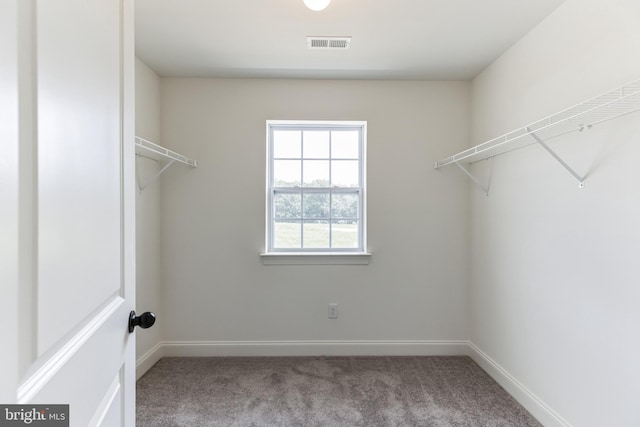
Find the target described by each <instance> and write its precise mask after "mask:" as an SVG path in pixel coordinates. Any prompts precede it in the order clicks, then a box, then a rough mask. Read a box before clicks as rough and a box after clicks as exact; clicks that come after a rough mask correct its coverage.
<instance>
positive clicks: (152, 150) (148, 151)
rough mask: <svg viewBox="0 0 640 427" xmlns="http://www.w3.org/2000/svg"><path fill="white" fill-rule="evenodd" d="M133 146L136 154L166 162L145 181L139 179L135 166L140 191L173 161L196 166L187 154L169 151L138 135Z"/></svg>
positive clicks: (196, 163)
mask: <svg viewBox="0 0 640 427" xmlns="http://www.w3.org/2000/svg"><path fill="white" fill-rule="evenodd" d="M135 146H136V156H138V157H144V158H147V159H151V160H155V161H166V162H167V163H166V164H165V165H164V166H162V168H161V169H160V170H159V171H158V172H156V173H155V174H154V175H153V176H152V177H151V178H149V179H148V180H147V181H146V182H144V183H143V182H142V180H141V179H140V173H139V170H138V168H136V177H137V181H138V190H140V193H142V191H143V190H144V189H145V188H147V187H148V186H149V185H150V184H151V183H152V182H153V181H155V180H156V179H158V178H159V177H160V175H162V173H163V172H164V171H166V170H167V169H169V167H171V165H173V164H174V163H175V162H180V163H184V164H185V165H189V166H191V167H192V168H195V167H197V166H198V162H196V161H195V160H193V159H190V158H189V157H187V156H183V155H182V154H179V153H176V152H175V151H171V150H169V149H168V148H164V147H163V146H161V145H158V144H156V143H153V142H151V141H147V140H146V139H143V138H140V137H138V136H136V137H135Z"/></svg>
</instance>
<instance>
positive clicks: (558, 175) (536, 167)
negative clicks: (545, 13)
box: [469, 0, 640, 426]
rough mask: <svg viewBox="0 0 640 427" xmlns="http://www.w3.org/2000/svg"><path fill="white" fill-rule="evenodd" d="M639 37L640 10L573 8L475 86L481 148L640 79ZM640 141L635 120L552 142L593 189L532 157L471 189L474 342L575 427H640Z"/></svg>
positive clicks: (518, 158) (526, 153)
mask: <svg viewBox="0 0 640 427" xmlns="http://www.w3.org/2000/svg"><path fill="white" fill-rule="evenodd" d="M639 28H640V3H639V2H637V1H636V0H610V1H598V0H568V1H567V2H566V3H564V4H563V5H562V6H561V7H560V8H559V9H558V10H557V11H556V12H555V13H553V14H552V15H551V16H550V17H548V18H547V19H546V20H545V21H543V22H542V23H541V24H540V25H539V26H538V27H536V28H535V29H534V30H533V31H531V32H530V33H529V34H528V35H527V36H526V37H524V38H523V39H522V40H521V41H520V42H519V43H517V44H516V45H515V46H513V47H512V48H511V49H510V50H508V51H507V52H506V53H505V54H504V55H502V57H501V58H499V59H498V60H497V61H496V62H495V63H494V64H493V65H492V66H490V67H489V68H488V69H487V70H486V71H484V72H483V73H482V74H481V75H479V76H478V77H477V78H476V79H475V80H474V81H473V109H472V111H473V127H472V128H473V131H472V140H473V143H474V144H476V143H480V142H482V141H484V140H487V139H489V138H492V137H495V136H498V135H501V134H503V133H506V132H508V131H511V130H514V129H515V128H517V127H520V126H524V125H525V124H527V123H531V122H533V121H535V120H537V119H540V118H543V117H545V116H547V115H549V114H554V113H556V112H558V111H559V110H561V109H564V108H566V107H570V106H571V105H573V104H575V103H578V102H581V101H584V100H587V99H589V98H591V97H594V96H597V95H599V94H601V93H603V92H606V91H608V90H611V89H614V88H616V87H618V86H620V85H622V84H625V83H628V82H630V81H632V80H633V79H637V78H638V77H640V56H638V55H637V54H636V53H637V52H638V51H639V50H640V31H639V30H638V29H639ZM634 52H635V53H634ZM639 139H640V116H639V115H638V113H634V114H632V115H629V116H627V117H623V118H619V119H616V120H614V121H610V122H608V123H604V124H601V125H599V126H597V127H594V128H593V129H592V130H590V131H584V132H582V133H575V134H571V135H566V136H564V137H560V138H557V139H555V140H553V141H551V142H550V144H551V146H552V147H553V148H554V149H556V150H557V152H558V153H559V154H561V155H562V156H563V157H564V159H565V160H566V161H567V162H568V163H569V164H571V166H572V167H574V168H575V169H576V170H577V171H578V172H579V173H581V174H585V175H587V179H586V187H585V188H584V189H581V190H580V189H578V188H577V183H576V181H575V180H574V179H573V177H572V176H571V175H569V173H568V172H567V171H566V170H564V169H563V168H562V167H561V166H560V165H559V164H557V163H556V162H555V160H554V159H553V158H551V157H550V156H549V155H548V154H547V153H546V152H545V151H544V150H543V149H542V148H541V147H538V146H532V147H530V148H526V149H523V150H520V151H517V152H513V153H510V154H507V155H505V156H501V157H498V158H496V159H495V161H494V169H493V177H492V181H491V182H492V188H491V193H490V196H489V197H486V196H484V194H482V193H481V192H480V191H475V190H472V191H471V213H470V215H471V224H472V226H471V230H472V239H471V249H472V264H471V266H472V268H471V276H470V277H471V301H470V302H471V304H470V305H471V307H470V308H471V311H470V315H471V317H470V322H469V325H470V328H471V340H472V342H473V343H474V344H475V345H477V346H478V347H479V348H480V349H482V350H483V351H484V352H485V353H486V354H487V355H489V356H490V357H491V358H492V359H493V360H494V361H495V362H497V363H498V364H499V365H500V366H502V368H504V369H505V370H506V371H507V372H509V373H510V374H511V375H512V376H513V377H515V378H516V379H517V380H518V381H519V382H520V383H521V384H522V385H523V386H524V387H526V388H527V389H528V390H529V391H530V392H531V393H533V394H534V395H535V396H537V397H538V398H539V399H541V400H542V401H543V402H545V403H546V404H547V405H549V406H550V407H551V408H553V409H554V410H555V411H556V412H557V413H559V414H561V415H562V416H563V417H564V418H565V419H566V420H567V421H568V422H569V423H570V424H572V425H576V426H603V425H611V426H613V425H615V426H637V425H640V412H639V411H638V405H637V399H638V396H640V364H638V355H640V334H639V333H638V325H640V310H638V301H640V286H639V285H640V276H639V274H638V267H637V266H638V261H637V260H638V254H640V227H638V218H640V191H639V190H638V188H637V183H638V176H637V175H638V168H637V164H638V158H640V144H638V140H639ZM487 167H488V164H486V163H484V164H479V165H478V166H477V167H476V168H475V170H476V172H477V173H478V174H479V175H483V174H485V173H487Z"/></svg>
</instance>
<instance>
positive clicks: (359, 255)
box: [260, 252, 371, 265]
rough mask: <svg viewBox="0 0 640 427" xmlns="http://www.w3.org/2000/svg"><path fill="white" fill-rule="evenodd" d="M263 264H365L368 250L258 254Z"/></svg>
mask: <svg viewBox="0 0 640 427" xmlns="http://www.w3.org/2000/svg"><path fill="white" fill-rule="evenodd" d="M260 258H262V263H263V264H264V265H367V264H369V260H370V259H371V254H370V253H368V252H353V253H335V252H270V253H264V254H260Z"/></svg>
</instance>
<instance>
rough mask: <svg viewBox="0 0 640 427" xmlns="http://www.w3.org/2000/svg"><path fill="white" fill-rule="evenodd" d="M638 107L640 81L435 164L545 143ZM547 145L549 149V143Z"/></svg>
mask: <svg viewBox="0 0 640 427" xmlns="http://www.w3.org/2000/svg"><path fill="white" fill-rule="evenodd" d="M637 110H640V80H637V81H635V82H633V83H629V84H627V85H624V86H622V87H620V88H618V89H615V90H612V91H610V92H607V93H605V94H603V95H600V96H598V97H595V98H593V99H590V100H588V101H586V102H583V103H581V104H578V105H575V106H573V107H571V108H567V109H566V110H563V111H560V112H559V113H556V114H554V115H551V116H548V117H545V118H544V119H541V120H538V121H536V122H533V123H531V124H530V125H528V126H524V127H522V128H519V129H516V130H514V131H513V132H509V133H507V134H504V135H502V136H499V137H497V138H494V139H491V140H489V141H487V142H484V143H482V144H479V145H476V146H475V147H472V148H469V149H467V150H464V151H461V152H460V153H457V154H454V155H453V156H450V157H447V158H445V159H442V160H438V161H437V162H435V164H434V167H435V168H436V169H439V168H441V167H444V166H448V165H451V164H458V166H460V163H467V164H471V163H475V162H477V161H480V160H485V159H489V158H492V157H495V156H498V155H501V154H505V153H508V152H510V151H513V150H517V149H520V148H523V147H525V146H527V145H531V144H536V143H541V144H542V141H548V140H550V139H553V138H557V137H559V136H561V135H566V134H568V133H571V132H575V131H583V130H584V129H588V128H590V127H591V126H593V125H596V124H598V123H602V122H605V121H608V120H611V119H614V118H616V117H620V116H624V115H626V114H629V113H632V112H634V111H637ZM527 137H530V138H527ZM545 148H546V149H548V147H546V146H545ZM565 167H566V166H565ZM582 184H583V183H582Z"/></svg>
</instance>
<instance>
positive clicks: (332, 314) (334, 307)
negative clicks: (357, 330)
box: [329, 304, 338, 319]
mask: <svg viewBox="0 0 640 427" xmlns="http://www.w3.org/2000/svg"><path fill="white" fill-rule="evenodd" d="M337 318H338V304H329V319H337Z"/></svg>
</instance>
